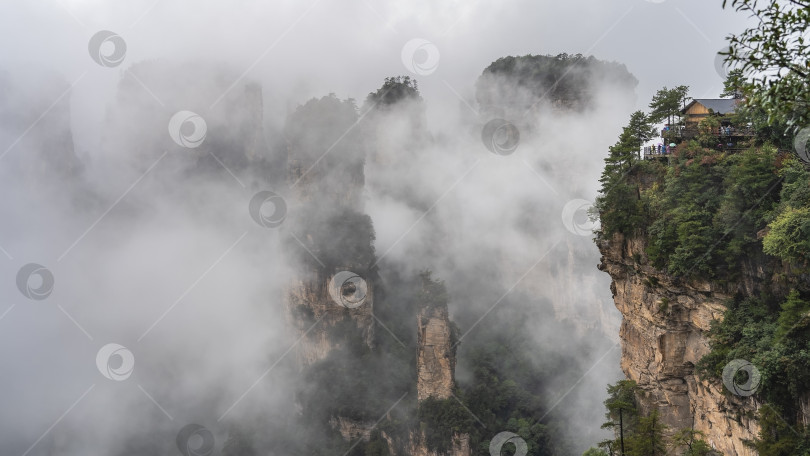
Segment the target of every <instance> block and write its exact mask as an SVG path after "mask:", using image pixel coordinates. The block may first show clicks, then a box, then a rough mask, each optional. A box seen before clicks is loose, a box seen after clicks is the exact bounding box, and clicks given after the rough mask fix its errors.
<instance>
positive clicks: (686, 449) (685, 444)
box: [670, 428, 717, 456]
mask: <svg viewBox="0 0 810 456" xmlns="http://www.w3.org/2000/svg"><path fill="white" fill-rule="evenodd" d="M703 436H704V434H703V432H701V431H696V430H694V429H691V428H684V429H681V430H679V431H678V432H676V433H675V434H674V435H673V436H672V439H671V440H670V445H671V446H672V449H673V450H678V449H683V452H682V453H681V456H713V455H716V454H717V452H715V451H714V450H712V448H711V447H710V446H709V444H708V443H706V441H705V440H703V439H702V438H701V437H703Z"/></svg>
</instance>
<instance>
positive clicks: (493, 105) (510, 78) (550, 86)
mask: <svg viewBox="0 0 810 456" xmlns="http://www.w3.org/2000/svg"><path fill="white" fill-rule="evenodd" d="M636 85H638V80H637V79H636V78H635V77H634V76H633V75H632V74H630V72H629V71H627V68H626V67H625V66H624V65H622V64H618V63H615V62H603V61H600V60H598V59H596V58H594V57H593V56H589V57H585V56H583V55H581V54H576V55H569V54H559V55H556V56H551V55H525V56H520V57H514V56H509V57H502V58H499V59H498V60H496V61H494V62H492V63H491V64H490V65H489V66H488V67H487V68H486V69H484V72H483V74H482V75H481V77H480V78H479V79H478V81H477V82H476V84H475V98H476V100H477V101H478V104H479V106H481V107H482V109H483V110H484V111H487V112H493V113H498V114H499V115H505V114H504V112H503V111H506V110H517V112H516V114H517V115H522V114H524V113H525V112H526V111H528V110H529V109H531V108H532V107H533V106H534V105H535V104H536V103H538V102H539V101H546V102H548V103H553V102H561V103H563V104H564V105H566V106H569V107H571V108H574V109H581V108H587V107H588V106H590V103H591V100H592V99H593V97H594V95H595V94H596V92H597V90H604V87H611V88H613V89H614V90H620V91H621V90H627V91H632V90H634V89H635V87H636ZM507 117H509V116H507Z"/></svg>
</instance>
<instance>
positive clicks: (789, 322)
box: [776, 290, 810, 338]
mask: <svg viewBox="0 0 810 456" xmlns="http://www.w3.org/2000/svg"><path fill="white" fill-rule="evenodd" d="M808 310H810V303H808V302H807V301H805V300H803V299H801V297H800V296H799V292H798V291H796V290H791V291H790V293H789V294H788V296H787V299H786V300H785V302H783V303H782V311H781V312H780V313H779V319H778V320H777V323H778V325H779V326H778V327H777V328H776V337H777V338H781V337H782V336H784V335H786V334H787V333H788V332H790V331H791V330H792V329H793V328H795V327H797V325H798V324H799V323H800V322H801V321H802V320H803V319H806V318H807V312H808Z"/></svg>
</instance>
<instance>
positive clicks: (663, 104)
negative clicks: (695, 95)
mask: <svg viewBox="0 0 810 456" xmlns="http://www.w3.org/2000/svg"><path fill="white" fill-rule="evenodd" d="M688 98H689V86H684V85H680V86H678V87H675V88H673V89H668V88H666V87H664V88H662V89H659V90H658V92H656V93H655V95H654V96H653V98H652V101H650V109H651V111H650V121H651V122H652V123H660V122H663V121H664V120H666V121H667V123H668V124H669V125H674V121H675V118H676V117H677V118H679V119H680V115H681V109H683V108H684V107H686V100H687V99H688Z"/></svg>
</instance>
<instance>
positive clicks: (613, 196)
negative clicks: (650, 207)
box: [595, 111, 655, 236]
mask: <svg viewBox="0 0 810 456" xmlns="http://www.w3.org/2000/svg"><path fill="white" fill-rule="evenodd" d="M654 134H655V133H654V132H653V129H652V125H651V123H650V120H649V118H648V117H647V116H646V115H645V114H644V113H643V112H641V111H636V112H634V113H633V114H631V115H630V121H629V122H628V124H627V126H625V127H624V128H623V129H622V133H621V134H620V135H619V140H618V141H617V142H616V144H614V145H613V146H611V147H610V148H609V149H608V156H607V158H605V169H604V171H603V172H602V177H601V178H600V179H599V182H601V183H602V188H601V191H600V193H601V195H600V196H599V197H598V198H597V199H596V204H595V206H596V210H597V211H598V212H599V218H600V220H601V222H602V233H603V234H604V235H607V236H610V235H612V234H613V233H616V232H622V233H629V232H633V231H634V230H637V229H639V228H641V227H643V226H644V220H645V216H644V211H643V208H642V203H641V193H640V190H639V186H638V184H636V183H635V182H633V180H632V179H629V178H628V177H629V174H631V173H630V172H631V170H632V169H633V166H634V164H635V163H636V162H637V161H638V154H639V150H640V148H641V145H642V144H644V143H645V142H646V141H649V140H650V139H651V138H653V137H654Z"/></svg>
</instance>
